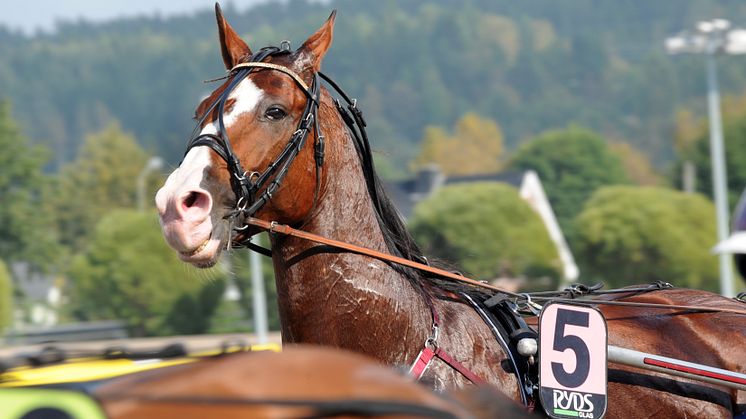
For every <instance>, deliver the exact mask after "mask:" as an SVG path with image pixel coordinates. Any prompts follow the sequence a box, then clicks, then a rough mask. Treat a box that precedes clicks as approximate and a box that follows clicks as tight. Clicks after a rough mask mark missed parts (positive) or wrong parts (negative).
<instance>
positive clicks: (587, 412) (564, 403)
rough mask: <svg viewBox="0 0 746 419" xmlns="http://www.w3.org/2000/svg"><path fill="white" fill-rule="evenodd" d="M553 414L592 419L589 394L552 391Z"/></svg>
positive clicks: (591, 403)
mask: <svg viewBox="0 0 746 419" xmlns="http://www.w3.org/2000/svg"><path fill="white" fill-rule="evenodd" d="M552 395H553V403H552V404H553V408H554V413H555V414H558V415H564V416H574V417H578V418H593V408H594V406H593V402H591V396H592V395H591V394H583V393H578V392H576V391H565V390H557V389H553V390H552Z"/></svg>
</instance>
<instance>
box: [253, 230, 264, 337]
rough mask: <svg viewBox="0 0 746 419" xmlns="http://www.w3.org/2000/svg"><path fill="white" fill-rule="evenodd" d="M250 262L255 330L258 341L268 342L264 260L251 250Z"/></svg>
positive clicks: (255, 238)
mask: <svg viewBox="0 0 746 419" xmlns="http://www.w3.org/2000/svg"><path fill="white" fill-rule="evenodd" d="M257 241H258V239H257V237H256V236H254V237H252V238H251V242H252V243H255V244H256V242H257ZM249 255H250V256H249V263H250V264H251V297H252V300H253V303H254V304H253V305H254V330H255V333H256V338H257V343H259V344H264V343H267V342H268V338H267V329H268V327H267V295H266V292H265V291H264V276H263V275H262V262H261V260H260V259H259V254H258V253H257V252H249Z"/></svg>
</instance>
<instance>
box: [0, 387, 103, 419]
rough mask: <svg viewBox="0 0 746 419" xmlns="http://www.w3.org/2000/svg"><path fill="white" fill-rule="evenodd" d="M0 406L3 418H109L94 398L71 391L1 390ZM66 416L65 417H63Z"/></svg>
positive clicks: (1, 418) (0, 416) (0, 415)
mask: <svg viewBox="0 0 746 419" xmlns="http://www.w3.org/2000/svg"><path fill="white" fill-rule="evenodd" d="M0 406H1V407H0V419H22V418H24V417H34V418H42V417H70V418H71V419H105V418H106V416H105V415H104V413H103V411H102V410H101V407H100V406H99V405H98V404H97V403H96V402H95V401H94V400H93V399H92V398H91V397H89V396H87V395H85V394H83V393H80V392H77V391H69V390H50V389H21V388H6V389H0ZM55 413H56V415H55ZM64 414H66V416H63V415H64Z"/></svg>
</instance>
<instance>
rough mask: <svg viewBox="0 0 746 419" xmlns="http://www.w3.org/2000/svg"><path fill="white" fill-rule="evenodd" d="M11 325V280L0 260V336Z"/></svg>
mask: <svg viewBox="0 0 746 419" xmlns="http://www.w3.org/2000/svg"><path fill="white" fill-rule="evenodd" d="M11 326H13V281H12V280H11V278H10V272H8V268H7V267H6V266H5V262H3V261H2V260H0V336H2V334H3V331H5V330H6V329H8V328H9V327H11Z"/></svg>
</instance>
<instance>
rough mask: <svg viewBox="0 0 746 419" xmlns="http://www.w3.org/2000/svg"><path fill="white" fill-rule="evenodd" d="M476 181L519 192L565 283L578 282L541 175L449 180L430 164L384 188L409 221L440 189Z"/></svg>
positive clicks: (530, 171) (482, 176)
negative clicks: (537, 219) (555, 256)
mask: <svg viewBox="0 0 746 419" xmlns="http://www.w3.org/2000/svg"><path fill="white" fill-rule="evenodd" d="M473 182H502V183H507V184H509V185H512V186H514V187H515V188H516V189H518V191H519V193H520V195H521V198H523V199H524V200H525V201H526V202H527V203H528V205H529V206H530V207H531V208H532V209H533V210H534V211H536V213H537V214H538V215H539V217H540V218H541V220H542V221H543V222H544V226H545V227H546V229H547V232H548V233H549V237H550V238H551V240H552V242H553V243H554V245H555V246H556V247H557V254H558V255H559V258H560V262H561V263H562V270H563V279H564V282H565V283H571V282H575V281H576V280H577V279H578V276H579V274H580V271H579V270H578V266H577V264H576V263H575V258H574V257H573V256H572V253H571V252H570V248H569V246H568V245H567V241H566V240H565V236H564V234H562V229H561V228H560V226H559V223H558V222H557V217H556V216H555V215H554V211H553V210H552V206H551V205H550V203H549V200H547V197H546V194H545V193H544V188H543V187H542V185H541V180H540V179H539V175H537V174H536V172H534V171H533V170H529V171H526V172H506V173H500V174H488V175H468V176H450V177H449V176H446V175H445V174H443V172H441V171H440V169H439V168H438V167H437V166H435V165H431V166H427V167H425V168H423V169H422V170H420V172H418V173H417V175H416V176H415V177H414V178H413V179H408V180H404V181H399V182H388V183H386V185H385V188H386V192H388V195H389V196H390V197H391V199H392V200H393V201H394V203H395V205H396V207H397V208H398V209H399V212H400V213H401V214H402V216H403V217H404V219H408V218H409V217H410V216H411V214H412V210H413V209H414V206H415V205H417V203H418V202H420V201H422V200H424V199H425V198H427V197H429V196H430V195H432V194H433V193H435V192H436V191H437V190H438V189H440V188H441V187H443V186H446V185H456V184H460V183H473Z"/></svg>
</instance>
